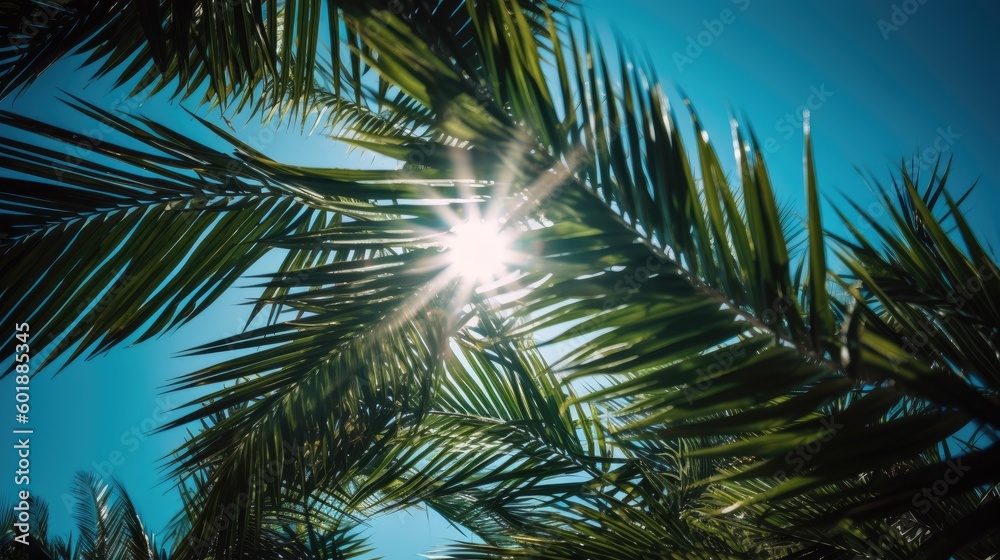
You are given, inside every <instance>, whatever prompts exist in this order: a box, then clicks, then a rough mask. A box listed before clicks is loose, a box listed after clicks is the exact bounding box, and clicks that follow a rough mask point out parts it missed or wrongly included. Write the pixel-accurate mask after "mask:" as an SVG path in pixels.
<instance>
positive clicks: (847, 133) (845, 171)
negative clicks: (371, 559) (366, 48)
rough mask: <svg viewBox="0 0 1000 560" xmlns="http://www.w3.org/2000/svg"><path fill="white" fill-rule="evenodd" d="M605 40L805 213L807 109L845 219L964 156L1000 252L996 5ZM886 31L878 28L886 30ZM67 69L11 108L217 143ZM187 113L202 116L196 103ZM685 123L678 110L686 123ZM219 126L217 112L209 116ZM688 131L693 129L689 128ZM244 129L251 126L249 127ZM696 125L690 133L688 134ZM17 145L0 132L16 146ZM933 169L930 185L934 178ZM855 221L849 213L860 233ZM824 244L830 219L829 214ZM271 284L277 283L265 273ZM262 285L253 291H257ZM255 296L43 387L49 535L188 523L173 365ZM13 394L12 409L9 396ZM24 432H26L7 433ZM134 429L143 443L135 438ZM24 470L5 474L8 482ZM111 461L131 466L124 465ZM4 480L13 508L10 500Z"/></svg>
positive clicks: (281, 153)
mask: <svg viewBox="0 0 1000 560" xmlns="http://www.w3.org/2000/svg"><path fill="white" fill-rule="evenodd" d="M586 4H587V7H588V14H589V17H590V19H591V21H592V22H594V23H596V24H597V28H598V29H599V32H600V33H601V37H602V38H604V39H605V40H606V41H609V42H610V41H613V40H614V37H615V34H617V36H619V37H622V38H624V40H625V42H626V43H627V44H629V45H632V46H634V47H644V48H646V49H648V52H649V56H650V57H651V59H652V60H653V61H654V62H655V65H656V68H657V71H658V72H659V76H660V78H661V79H662V80H663V82H664V83H665V85H666V89H667V91H668V94H669V95H670V96H671V98H672V99H673V100H674V101H675V102H676V101H678V100H679V97H678V96H677V89H676V88H678V87H680V88H683V90H684V91H685V92H686V93H687V94H688V96H689V97H690V98H691V99H692V100H693V102H694V103H695V105H696V107H697V109H698V111H699V113H700V116H701V118H702V119H703V121H705V123H706V127H707V129H708V130H709V133H710V135H711V137H712V139H713V142H714V143H715V145H716V146H717V147H718V148H720V151H722V152H723V153H724V154H728V153H729V150H728V146H729V142H730V140H729V136H728V130H729V126H728V121H727V119H728V113H727V111H728V110H730V109H731V110H732V111H734V112H735V113H736V114H738V115H740V116H742V117H745V118H747V119H748V120H749V121H750V122H751V123H752V124H753V126H754V128H755V130H756V131H757V134H758V136H759V137H760V138H761V140H762V141H763V144H764V146H765V148H766V149H767V151H768V152H770V153H769V154H768V156H769V158H768V168H769V171H770V172H771V174H772V177H773V181H774V183H775V188H776V190H777V191H778V193H779V196H782V197H784V198H786V199H787V200H789V201H790V202H791V203H793V204H795V205H796V206H801V202H802V198H803V195H802V191H803V186H802V167H801V162H802V135H801V127H800V125H799V123H798V120H797V115H798V111H799V110H800V108H801V107H804V106H810V105H811V113H812V129H813V133H814V138H815V146H816V156H817V166H818V173H819V180H820V185H821V189H822V190H823V192H824V193H825V194H827V195H829V196H830V197H831V199H832V201H834V202H835V203H837V202H840V201H842V200H843V198H842V196H841V194H840V193H844V194H845V195H846V196H847V197H848V198H850V199H851V200H854V201H856V202H858V203H859V204H861V205H862V206H867V205H868V204H869V203H871V202H872V201H874V198H873V196H872V195H871V194H870V193H869V192H868V190H867V187H865V185H864V184H863V182H862V181H861V180H860V178H859V176H858V173H857V171H856V170H855V168H858V169H860V170H862V171H865V172H871V173H873V174H874V175H875V176H876V177H878V178H880V179H883V180H884V179H888V173H889V170H890V169H892V168H895V167H896V166H898V163H899V161H900V158H912V157H916V158H918V160H917V161H918V162H921V163H929V162H930V161H932V159H933V157H936V155H937V154H938V153H939V152H940V153H941V154H942V155H943V156H944V157H946V158H947V157H950V156H954V158H955V163H954V165H955V170H954V173H953V179H952V180H953V181H954V183H953V186H952V189H953V192H957V191H960V190H964V189H965V188H966V187H968V186H969V185H971V184H972V182H974V181H976V180H977V179H978V180H979V186H978V187H977V191H976V192H975V193H974V194H973V195H972V197H970V199H969V201H968V212H969V217H970V220H971V222H972V223H973V225H974V227H976V228H977V230H978V231H979V232H980V233H981V235H983V237H984V238H985V239H987V240H989V241H990V242H991V243H992V244H993V245H994V246H996V244H997V243H998V242H1000V235H998V230H997V226H996V221H995V219H994V215H995V213H996V211H997V210H996V209H997V208H998V206H1000V205H998V203H1000V168H998V166H997V164H996V159H995V156H996V153H995V152H996V149H997V147H998V140H1000V132H998V131H997V126H998V125H1000V118H998V104H997V103H996V97H997V91H998V89H997V86H998V77H997V74H998V70H1000V34H998V33H996V29H995V28H996V22H997V21H1000V4H997V3H995V2H988V1H985V0H983V1H978V2H973V1H969V2H960V3H958V2H944V1H943V0H924V1H923V2H921V1H919V0H908V1H897V2H869V1H861V0H852V1H841V2H781V3H779V2H764V1H763V0H714V1H713V0H699V1H698V2H681V1H663V0H619V1H615V2H596V1H592V2H589V3H586ZM880 21H881V22H882V23H880ZM75 67H76V65H75V64H68V63H67V64H60V65H57V66H56V67H54V68H52V69H51V70H50V71H48V72H47V73H45V74H43V75H42V76H41V78H40V79H39V80H38V82H37V83H36V84H35V85H33V86H32V87H31V88H30V90H29V91H28V92H27V93H26V94H24V95H23V96H21V97H20V98H19V99H16V100H6V101H4V102H3V103H2V104H0V107H3V108H4V109H8V110H10V109H13V110H16V111H20V112H23V113H25V114H29V115H32V116H35V117H36V118H41V119H43V120H46V121H48V122H51V123H53V124H59V125H61V126H65V127H68V128H71V129H80V130H81V132H83V131H86V130H88V129H91V128H93V127H94V123H92V122H88V121H86V120H85V119H81V118H80V117H78V116H77V115H74V114H72V112H71V111H69V110H67V109H66V108H65V107H62V106H60V105H59V103H58V102H56V101H55V99H56V98H57V97H59V95H60V93H59V88H61V89H64V90H67V91H71V92H74V93H76V94H78V95H82V96H83V97H84V98H86V99H88V100H90V101H92V102H94V103H97V104H98V105H102V106H104V107H111V106H118V107H119V108H128V110H129V111H130V112H139V113H141V114H143V115H145V116H148V117H152V118H155V119H158V120H160V122H163V123H167V124H169V125H171V126H174V127H177V128H178V129H180V130H183V131H186V132H188V133H190V134H197V135H201V136H203V135H204V132H203V131H200V130H198V129H197V127H196V126H195V125H194V123H193V122H192V121H191V119H190V117H188V115H187V114H185V113H183V112H182V111H180V110H179V106H178V104H177V103H170V102H168V101H166V100H163V99H153V100H150V101H147V102H145V103H143V104H142V105H141V106H140V105H138V104H133V105H129V104H128V102H127V101H126V97H125V92H124V91H115V92H111V93H108V87H109V86H108V83H107V82H106V81H102V82H99V83H95V84H91V85H90V86H89V87H87V88H86V89H85V90H83V91H82V92H80V88H82V87H83V85H84V84H85V83H86V81H87V80H86V77H87V76H88V74H87V71H76V68H75ZM184 105H185V106H187V107H189V108H192V109H194V108H195V107H194V105H193V104H192V103H185V104H184ZM675 106H676V105H675ZM200 112H201V113H205V111H204V110H203V111H200ZM679 116H683V115H682V114H681V115H679ZM241 122H242V121H241ZM241 122H236V121H234V123H233V124H234V125H235V126H236V127H237V130H238V136H240V137H241V138H242V139H243V140H245V141H247V142H249V143H250V144H251V145H255V146H257V147H259V148H260V149H261V150H262V151H264V152H265V153H268V154H269V155H271V156H272V157H274V158H275V159H278V160H284V161H289V162H293V163H307V164H314V165H349V166H367V165H371V164H372V162H373V158H371V157H370V156H364V155H353V156H351V157H349V158H347V157H345V156H344V150H343V148H342V147H340V146H338V145H335V144H333V143H332V142H330V141H328V140H325V139H324V138H322V137H318V136H314V137H311V138H308V139H304V138H302V137H301V136H300V135H299V134H298V131H297V130H291V131H280V130H279V131H277V133H274V132H273V130H272V129H270V128H267V129H263V130H262V129H261V128H260V127H258V126H255V125H251V126H247V127H245V128H240V127H241ZM686 124H687V121H686V120H682V125H686ZM11 134H12V133H11V131H9V130H5V131H2V132H0V141H2V138H4V137H8V135H11ZM929 171H930V169H929V167H927V169H925V172H929ZM851 215H853V214H852V213H851V212H848V216H851ZM824 218H825V219H826V223H827V225H828V226H831V227H834V226H832V224H833V221H834V216H833V214H832V213H831V212H829V211H827V212H825V213H824ZM260 270H261V271H263V270H266V263H265V265H264V266H262V268H261V269H260ZM246 283H247V284H249V283H250V282H246ZM253 294H254V292H253V291H250V290H242V291H241V290H232V291H231V292H230V293H229V294H227V296H226V297H225V298H224V299H223V301H220V302H218V304H217V305H216V306H215V307H214V308H213V309H212V310H210V312H209V313H207V314H205V315H203V316H201V317H199V318H198V319H197V320H195V321H193V322H192V323H190V324H189V325H187V326H185V327H183V328H181V329H180V330H179V331H177V332H176V333H174V334H170V335H167V336H163V337H161V338H159V339H156V340H153V341H150V342H148V343H144V344H142V345H139V346H136V347H130V348H118V349H115V350H113V351H112V352H110V353H109V354H108V355H107V356H102V357H98V358H96V359H94V360H91V361H79V362H77V363H74V364H72V365H71V366H70V367H68V368H66V369H65V370H64V371H63V372H62V373H61V374H59V375H58V376H57V377H55V378H53V377H52V374H53V373H55V368H50V369H49V370H48V371H43V372H42V373H41V374H40V375H39V377H37V378H36V379H35V380H34V381H33V384H32V389H31V391H32V415H31V418H32V427H33V428H34V429H35V432H36V433H35V435H34V436H33V439H32V476H31V480H32V483H31V490H32V493H33V494H35V495H40V496H42V497H44V498H46V499H47V500H48V501H49V502H50V505H51V511H52V520H51V524H52V530H54V531H56V532H60V533H61V532H65V531H66V530H67V529H68V528H69V517H68V514H67V509H66V508H65V507H64V501H63V499H62V496H63V494H64V493H66V492H67V491H68V489H69V481H70V479H71V477H72V475H73V473H74V472H76V471H79V470H103V471H104V472H105V473H108V474H113V475H114V476H116V477H119V478H120V479H121V480H122V481H123V482H124V483H125V485H126V487H127V488H128V489H129V490H130V491H131V492H132V494H133V497H134V498H136V499H137V501H138V503H139V508H140V512H141V513H142V514H143V516H144V518H145V519H146V520H147V522H148V523H149V525H150V526H151V528H152V529H153V530H154V531H159V530H160V529H161V528H162V527H163V526H164V525H165V523H166V522H167V520H168V519H169V518H170V516H171V515H172V514H173V512H174V511H175V510H176V508H177V506H178V500H177V499H176V497H175V495H174V494H173V493H171V491H170V488H169V487H168V486H166V485H162V484H160V485H158V482H159V475H158V470H157V469H158V467H159V466H160V465H162V464H163V463H162V461H161V459H162V458H163V457H164V456H166V455H167V454H168V453H169V452H170V451H171V450H172V449H174V448H175V447H176V446H177V445H178V444H179V443H180V442H181V441H182V435H183V434H182V433H180V432H178V431H175V432H168V433H163V434H157V435H146V434H145V432H147V431H148V430H150V429H153V428H156V427H158V426H159V425H162V424H163V423H164V422H165V421H167V420H169V419H170V418H173V417H175V416H176V413H169V412H168V411H167V409H168V408H169V407H172V406H175V405H180V404H181V403H182V402H183V401H184V396H183V395H172V396H170V397H169V400H166V401H164V397H163V396H162V395H160V394H159V390H160V387H162V386H163V385H165V384H166V382H167V381H168V380H169V379H171V378H172V377H175V376H177V375H180V374H183V373H186V372H188V371H191V370H193V369H195V368H197V367H198V366H199V365H201V364H203V363H207V360H205V359H194V358H183V359H182V358H173V357H172V355H173V354H175V353H177V352H179V351H181V350H183V349H185V348H189V347H191V346H194V345H196V344H198V343H202V342H205V341H207V340H209V339H215V338H220V337H224V336H228V335H232V334H236V333H237V332H239V330H240V329H241V328H242V326H243V323H244V322H245V318H246V313H247V310H246V309H245V308H242V307H239V308H238V307H234V304H236V303H238V302H241V301H243V300H244V299H245V298H247V297H251V296H252V295H253ZM2 385H3V388H2V390H0V394H3V395H8V396H9V397H10V399H11V400H13V391H14V390H13V379H12V378H7V379H5V380H3V382H2ZM11 422H12V420H11ZM133 428H134V430H133ZM11 456H12V453H4V454H3V457H2V459H0V462H2V465H3V472H5V473H6V472H9V471H10V470H12V469H9V467H8V465H9V461H10V460H11ZM112 459H115V460H117V461H118V462H119V464H117V465H114V464H112ZM11 482H12V481H11V480H9V477H7V476H6V475H5V476H4V485H3V486H2V488H0V491H3V492H5V493H9V491H10V489H11ZM372 533H373V534H374V535H375V536H374V538H373V543H374V544H375V545H376V546H377V550H378V551H379V553H381V554H383V555H384V556H385V557H386V558H389V559H396V558H411V557H414V555H415V554H416V553H418V552H425V551H428V550H430V549H431V548H432V547H433V546H434V545H435V544H442V543H444V542H445V540H446V539H448V538H459V537H460V535H459V534H458V533H457V532H454V531H453V530H451V529H449V528H448V527H447V526H445V524H444V523H443V522H442V521H441V520H440V519H439V518H436V517H434V516H428V515H426V514H424V513H422V512H414V513H413V514H412V515H397V516H393V517H391V518H388V519H384V520H380V521H379V522H377V523H375V524H374V525H373V527H372Z"/></svg>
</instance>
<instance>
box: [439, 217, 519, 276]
mask: <svg viewBox="0 0 1000 560" xmlns="http://www.w3.org/2000/svg"><path fill="white" fill-rule="evenodd" d="M510 237H511V236H510V234H509V233H507V232H504V231H503V230H502V228H501V226H500V224H499V223H498V222H497V221H495V220H486V219H474V218H470V219H468V220H465V221H464V222H462V223H460V224H458V225H457V226H455V227H454V228H452V230H451V232H450V233H449V239H448V242H447V250H448V258H449V260H450V261H451V265H450V267H449V268H450V269H451V270H452V271H453V272H454V273H455V274H456V275H458V276H462V277H465V278H468V279H472V280H475V281H476V282H489V281H492V280H495V279H497V278H499V277H501V276H503V275H505V274H506V273H507V272H508V266H509V265H510V263H511V261H512V257H513V250H512V249H511V240H510Z"/></svg>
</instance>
